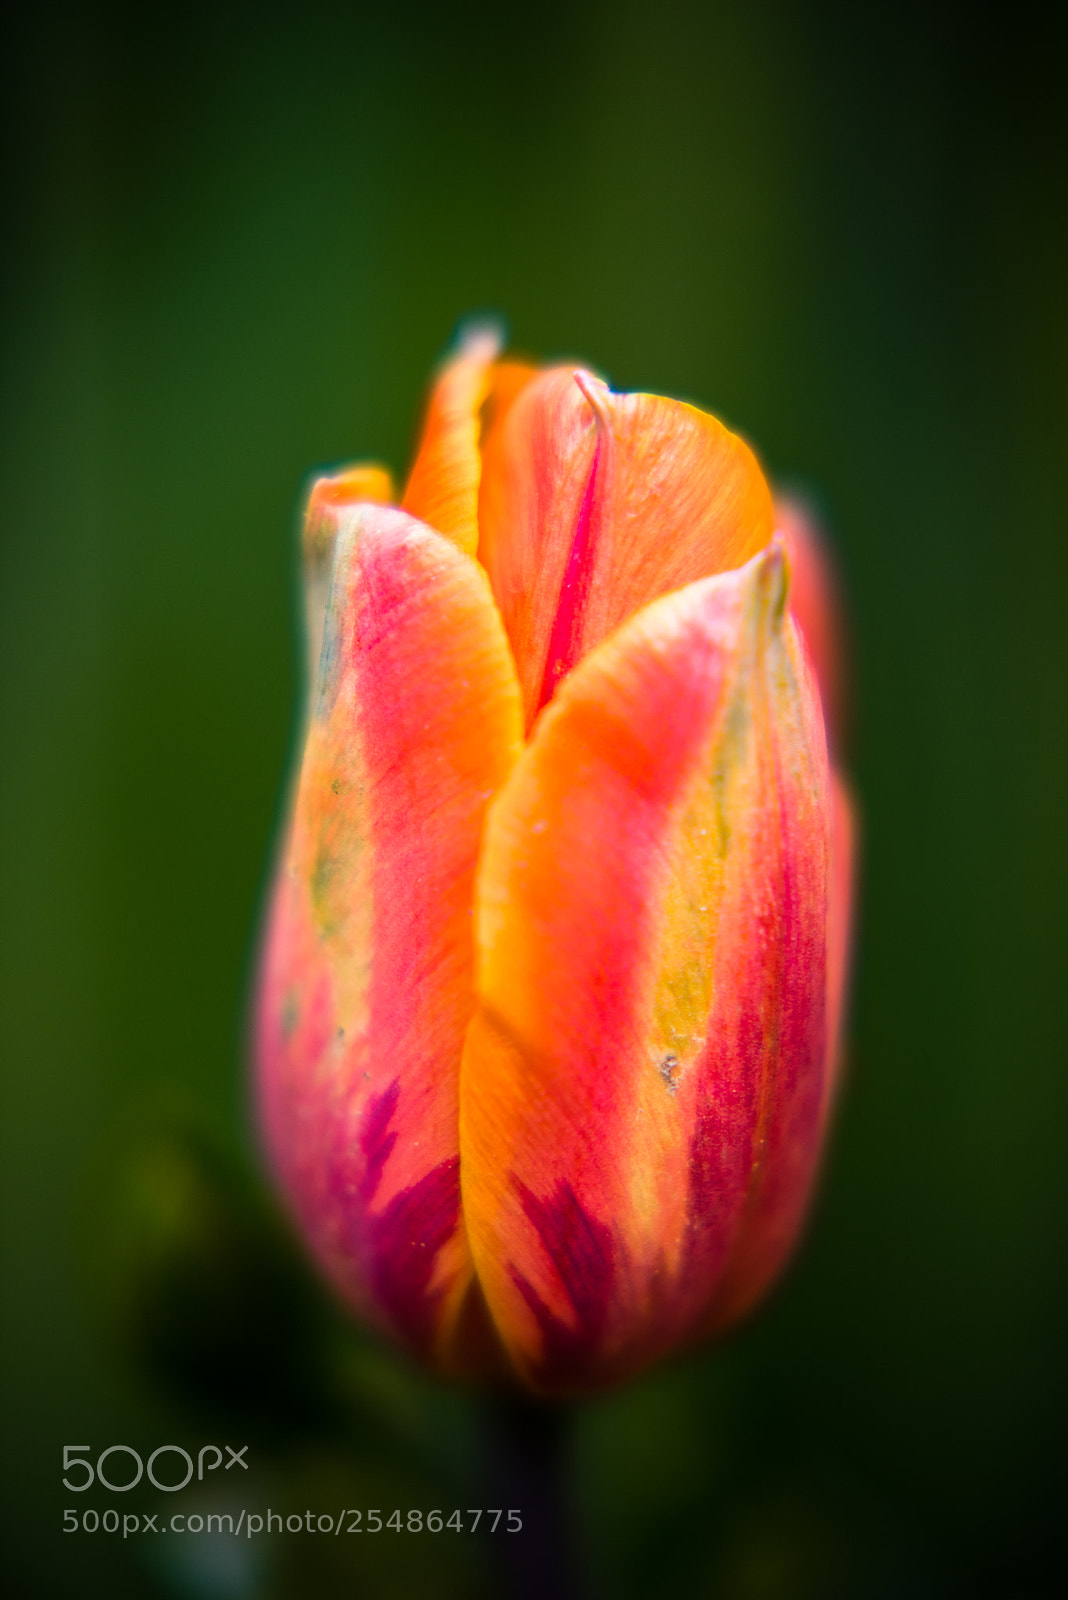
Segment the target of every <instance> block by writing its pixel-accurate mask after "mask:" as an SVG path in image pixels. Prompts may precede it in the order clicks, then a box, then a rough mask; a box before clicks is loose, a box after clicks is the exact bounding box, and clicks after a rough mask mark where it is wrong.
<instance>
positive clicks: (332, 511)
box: [301, 461, 394, 685]
mask: <svg viewBox="0 0 1068 1600" xmlns="http://www.w3.org/2000/svg"><path fill="white" fill-rule="evenodd" d="M393 499H394V494H393V477H392V474H391V473H390V471H389V468H388V467H380V466H379V465H378V464H377V462H367V461H361V462H357V463H356V465H355V466H351V467H344V468H343V469H342V470H341V471H340V472H337V473H334V474H332V475H331V476H330V477H328V478H318V479H316V481H315V483H314V484H313V485H312V491H311V494H310V495H309V496H308V508H307V510H306V511H305V513H304V534H303V538H302V540H301V554H302V556H303V558H304V634H305V644H306V646H307V664H308V683H309V685H312V684H314V682H315V675H316V673H317V671H318V670H319V653H320V651H321V649H322V644H323V621H324V619H325V617H326V601H327V596H328V595H329V593H330V573H331V571H332V570H333V566H334V542H335V540H336V539H337V531H338V517H339V514H340V513H341V512H342V511H344V510H345V508H346V507H349V506H356V505H360V504H361V503H362V502H365V501H373V502H374V503H375V504H376V505H384V506H386V505H390V504H392V502H393Z"/></svg>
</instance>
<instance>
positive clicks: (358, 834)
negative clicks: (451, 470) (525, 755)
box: [257, 505, 521, 1364]
mask: <svg viewBox="0 0 1068 1600" xmlns="http://www.w3.org/2000/svg"><path fill="white" fill-rule="evenodd" d="M338 520H339V530H340V531H339V532H338V536H337V547H336V551H335V556H334V567H333V580H332V586H331V598H330V604H329V608H328V613H327V622H326V630H325V637H324V643H323V650H322V658H321V662H320V667H319V674H318V683H317V688H316V692H315V695H314V699H313V707H312V714H311V719H310V723H309V728H308V734H307V743H306V748H305V751H304V758H303V766H302V770H301V775H300V782H299V786H298V789H297V794H296V800H295V808H294V815H293V818H292V822H291V825H290V828H289V833H288V837H287V840H286V843H285V848H284V852H283V859H282V864H281V870H280V872H279V874H278V879H277V883H276V887H275V892H274V899H273V906H272V911H271V917H270V924H269V930H268V937H267V942H266V949H265V954H264V961H263V968H262V977H261V990H260V1004H259V1011H258V1018H257V1032H258V1057H259V1072H260V1090H261V1106H262V1112H263V1119H264V1125H265V1130H266V1136H267V1140H268V1144H269V1147H270V1150H271V1153H272V1155H273V1159H274V1162H275V1164H276V1166H277V1168H278V1171H279V1174H280V1177H281V1179H282V1182H283V1185H284V1187H285V1188H286V1189H287V1191H288V1193H289V1197H290V1199H291V1201H292V1204H293V1206H294V1209H295V1211H296V1213H297V1217H298V1219H299V1222H300V1224H301V1227H302V1229H303V1231H304V1233H305V1235H306V1237H307V1238H308V1240H309V1242H310V1243H311V1245H312V1247H313V1248H314V1250H315V1251H316V1253H317V1254H318V1256H319V1257H320V1258H321V1260H322V1261H323V1262H324V1264H325V1266H326V1268H327V1270H328V1272H329V1273H330V1274H331V1276H332V1277H333V1279H334V1281H335V1282H336V1283H337V1285H338V1286H339V1287H340V1288H341V1290H342V1291H343V1293H344V1294H345V1295H346V1296H347V1297H348V1298H349V1299H350V1300H351V1301H352V1302H353V1303H354V1305H356V1307H357V1308H358V1309H360V1310H361V1311H362V1312H363V1313H364V1314H365V1315H368V1316H371V1317H373V1318H374V1319H376V1320H377V1321H378V1322H379V1323H380V1324H382V1325H384V1326H386V1327H388V1328H390V1329H392V1331H393V1332H394V1333H395V1334H397V1335H398V1336H400V1337H401V1338H403V1339H405V1340H406V1341H407V1342H408V1343H409V1344H410V1345H411V1346H412V1347H414V1348H415V1349H417V1350H419V1351H421V1352H422V1353H424V1354H427V1355H433V1356H434V1357H435V1358H436V1359H438V1360H440V1361H443V1362H445V1363H446V1364H447V1363H448V1361H449V1360H450V1355H449V1348H448V1347H449V1343H450V1338H451V1334H452V1330H453V1327H454V1324H455V1322H456V1319H457V1317H458V1316H459V1314H460V1311H461V1307H462V1302H463V1299H464V1296H465V1293H466V1291H467V1289H468V1288H469V1286H470V1284H471V1264H470V1258H469V1255H468V1250H467V1246H466V1242H465V1238H464V1233H463V1227H462V1223H461V1220H460V1213H459V1173H458V1167H459V1155H458V1134H457V1121H458V1102H457V1094H458V1090H457V1079H458V1071H459V1063H460V1054H461V1048H462V1043H463V1037H464V1032H465V1029H466V1027H467V1024H468V1021H469V1019H470V1015H471V1010H472V1004H473V995H472V960H473V945H472V922H471V905H472V895H473V886H474V874H475V867H476V862H477V857H478V850H479V843H480V839H481V833H482V823H483V814H484V811H485V808H486V804H487V802H488V800H489V798H490V796H491V795H492V794H493V793H494V792H495V790H496V789H497V788H498V787H499V786H500V784H501V783H502V782H503V780H504V778H505V776H506V775H507V773H508V771H509V770H510V768H511V765H512V762H513V760H514V758H515V755H516V753H517V751H518V749H519V745H520V739H521V715H520V704H519V695H518V688H517V685H516V682H515V676H514V671H513V668H512V664H511V660H510V657H509V653H508V646H507V641H506V639H505V636H504V632H503V629H502V628H501V625H500V621H499V619H498V617H497V613H496V610H495V608H494V605H493V600H492V596H491V594H490V590H489V585H488V583H487V582H486V579H485V575H484V574H483V573H482V571H481V570H480V568H479V567H478V566H477V564H476V563H475V562H474V561H473V560H471V559H470V558H469V557H467V556H464V555H462V554H461V553H460V551H458V550H457V549H456V548H455V546H454V545H452V544H450V543H449V542H448V541H447V540H446V539H443V538H442V537H441V536H440V535H439V534H437V533H435V532H434V531H433V530H431V529H430V528H427V527H425V526H424V525H423V524H422V523H419V522H416V521H415V520H414V519H413V518H411V517H409V516H407V515H406V514H405V513H403V512H400V511H397V510H393V509H385V508H379V507H375V506H369V505H362V506H358V507H356V508H349V509H346V510H343V511H342V512H341V513H340V515H339V519H338Z"/></svg>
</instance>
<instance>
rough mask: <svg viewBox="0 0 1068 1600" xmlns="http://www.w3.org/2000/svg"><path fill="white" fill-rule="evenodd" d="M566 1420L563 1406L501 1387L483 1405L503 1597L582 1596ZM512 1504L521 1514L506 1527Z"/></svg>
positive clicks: (572, 1599) (570, 1599)
mask: <svg viewBox="0 0 1068 1600" xmlns="http://www.w3.org/2000/svg"><path fill="white" fill-rule="evenodd" d="M571 1421H572V1416H571V1410H570V1408H569V1407H566V1406H561V1405H549V1404H545V1403H540V1402H538V1401H536V1400H530V1399H527V1398H526V1397H525V1396H521V1395H512V1394H508V1395H500V1394H499V1395H497V1396H495V1397H494V1398H493V1399H492V1400H491V1401H490V1402H489V1404H488V1405H487V1407H486V1411H485V1425H484V1435H483V1436H484V1441H485V1444H484V1471H485V1475H486V1494H487V1501H486V1503H487V1504H490V1503H492V1505H493V1506H500V1507H502V1508H503V1510H504V1512H505V1515H504V1516H502V1517H501V1519H500V1522H499V1523H498V1528H497V1537H496V1538H495V1539H494V1541H493V1550H494V1555H495V1557H496V1560H497V1563H498V1570H499V1571H500V1574H501V1577H502V1579H503V1584H504V1587H503V1590H502V1596H504V1597H506V1600H546V1596H549V1595H551V1596H552V1597H553V1600H582V1596H583V1594H584V1592H585V1586H584V1585H583V1584H582V1583H581V1582H580V1578H579V1573H578V1570H577V1566H576V1560H575V1556H576V1551H575V1541H574V1531H573V1526H572V1520H573V1519H572V1507H571V1504H570V1498H569V1495H568V1493H567V1483H566V1462H567V1454H568V1446H569V1442H570V1433H571ZM510 1510H514V1511H518V1512H519V1515H520V1517H521V1519H522V1524H523V1526H522V1531H521V1532H519V1533H508V1532H507V1531H506V1529H507V1526H508V1520H507V1513H508V1511H510ZM502 1535H503V1537H502Z"/></svg>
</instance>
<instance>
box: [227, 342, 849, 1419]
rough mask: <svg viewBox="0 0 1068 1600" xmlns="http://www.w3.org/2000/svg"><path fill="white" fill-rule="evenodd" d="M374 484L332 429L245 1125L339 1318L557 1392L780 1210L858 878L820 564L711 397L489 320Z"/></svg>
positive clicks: (790, 1230) (802, 1148)
mask: <svg viewBox="0 0 1068 1600" xmlns="http://www.w3.org/2000/svg"><path fill="white" fill-rule="evenodd" d="M393 498H394V496H393V491H392V488H391V485H390V481H389V477H388V474H386V473H385V472H384V471H383V469H381V468H378V467H355V468H352V469H350V470H348V471H346V472H344V473H341V474H340V475H338V476H335V477H332V478H324V479H321V480H320V481H319V482H318V483H316V484H315V486H314V488H313V489H312V492H311V497H310V502H309V507H308V513H307V517H306V522H305V533H304V552H305V565H306V572H307V608H308V609H307V635H308V640H309V647H310V656H311V661H310V666H311V671H312V675H313V682H314V689H313V692H312V694H311V697H310V704H309V709H308V712H307V717H306V727H305V732H304V747H303V755H302V761H301V766H300V772H299V778H298V780H297V782H296V786H295V790H294V794H293V798H292V806H291V816H290V820H289V823H288V826H287V830H286V835H285V840H284V845H283V849H282V853H281V862H280V866H279V870H278V874H277V880H276V884H275V888H274V891H273V897H272V903H271V908H270V913H269V918H268V926H267V932H266V937H265V941H264V950H263V955H262V962H261V973H260V984H259V994H258V1002H257V1016H256V1034H257V1038H256V1052H257V1058H258V1071H259V1087H260V1103H261V1110H262V1119H263V1125H264V1130H265V1137H266V1142H267V1145H268V1147H269V1150H270V1153H271V1157H272V1161H273V1164H274V1167H275V1169H276V1172H277V1175H278V1178H279V1180H280V1183H281V1186H282V1188H283V1189H284V1191H285V1192H286V1194H287V1196H288V1198H289V1201H290V1203H291V1205H292V1207H293V1209H294V1211H295V1214H296V1217H297V1220H298V1224H299V1226H300V1228H301V1231H302V1232H303V1234H304V1237H305V1238H306V1240H307V1241H308V1243H309V1244H310V1246H311V1247H312V1249H313V1251H314V1252H315V1254H316V1256H317V1257H318V1258H319V1260H320V1262H321V1264H322V1266H323V1267H324V1269H325V1271H326V1273H327V1274H328V1275H329V1277H330V1278H331V1279H332V1281H333V1282H334V1284H335V1285H336V1286H337V1287H338V1288H339V1289H340V1290H341V1292H342V1294H343V1295H344V1296H345V1298H346V1299H347V1300H348V1301H349V1302H350V1303H351V1305H352V1306H353V1307H355V1308H356V1310H357V1311H358V1312H359V1313H360V1314H361V1315H362V1316H363V1317H365V1318H366V1319H368V1320H370V1321H371V1322H373V1323H375V1324H376V1325H378V1326H379V1327H381V1328H383V1329H385V1330H387V1331H389V1332H390V1333H392V1334H393V1335H394V1336H395V1337H397V1338H398V1339H400V1340H401V1341H403V1342H404V1343H405V1344H406V1345H407V1346H408V1347H409V1348H410V1349H412V1350H414V1351H415V1352H417V1353H418V1354H419V1355H420V1356H421V1357H423V1358H424V1359H425V1360H427V1361H429V1362H431V1363H432V1364H434V1365H436V1366H437V1367H438V1368H439V1369H440V1370H443V1371H446V1372H451V1373H458V1374H460V1373H468V1374H477V1373H482V1374H488V1373H491V1372H494V1371H497V1370H500V1368H501V1367H502V1366H504V1367H505V1368H507V1369H509V1370H511V1371H512V1372H513V1373H514V1374H516V1375H518V1377H519V1378H520V1379H521V1380H522V1381H523V1382H524V1383H525V1384H527V1385H528V1386H530V1387H531V1388H533V1389H535V1390H537V1391H539V1392H542V1393H574V1392H580V1391H583V1390H586V1389H589V1388H592V1387H596V1386H599V1385H603V1384H606V1383H611V1382H613V1381H616V1380H618V1379H621V1378H623V1377H626V1376H628V1375H630V1374H633V1373H634V1372H636V1371H638V1370H640V1369H641V1368H642V1367H644V1366H646V1365H647V1364H648V1363H649V1362H651V1361H653V1360H654V1359H656V1358H657V1357H658V1356H661V1355H663V1354H664V1353H666V1352H667V1351H669V1350H671V1349H673V1348H675V1347H678V1346H681V1345H684V1344H688V1343H690V1342H691V1341H693V1340H696V1339H699V1338H702V1337H704V1336H706V1335H709V1334H712V1333H715V1332H717V1331H719V1330H721V1329H723V1328H725V1327H726V1326H727V1325H728V1324H730V1323H732V1322H734V1321H735V1320H736V1319H737V1318H738V1317H740V1316H741V1315H742V1314H743V1313H744V1312H745V1311H747V1310H748V1309H749V1308H750V1307H751V1306H752V1305H753V1304H755V1302H756V1301H757V1300H758V1299H759V1298H760V1297H761V1295H762V1294H763V1293H764V1291H765V1290H766V1289H767V1287H768V1286H769V1284H770V1283H771V1282H772V1281H773V1279H774V1278H775V1277H776V1275H777V1274H778V1272H779V1270H780V1268H781V1267H782V1265H783V1263H784V1261H785V1259H786V1257H787V1256H788V1254H789V1251H790V1249H791V1247H792V1245H793V1243H794V1241H795V1239H796V1237H797V1234H798V1232H799V1229H800V1226H801V1222H802V1220H803V1216H804V1212H805V1209H806V1204H807V1201H808V1198H809V1195H810V1192H811V1188H812V1184H813V1179H814V1176H815V1172H816V1168H817V1163H818V1156H819V1150H820V1145H821V1142H822V1138H823V1133H824V1128H825V1124H826V1120H827V1112H828V1106H829V1100H830V1094H831V1088H832V1084H833V1078H834V1073H835V1068H836V1061H837V1056H838V1045H837V1036H838V1032H839V1027H840V1016H841V1004H842V1001H841V997H842V990H843V982H844V971H845V964H846V949H847V945H848V907H849V885H850V875H851V868H850V836H851V827H850V820H849V819H850V808H849V802H848V799H847V797H846V791H845V788H844V786H843V784H842V782H841V780H840V779H839V778H838V777H837V776H836V774H835V773H834V771H833V770H832V768H831V767H830V766H829V764H828V758H827V745H826V740H825V733H824V718H823V713H822V710H821V699H820V687H819V683H818V681H817V676H816V672H815V671H814V669H813V665H812V661H811V659H810V656H809V653H808V650H807V649H806V646H805V644H804V642H803V639H802V632H803V631H806V632H807V631H808V630H809V628H810V627H811V629H812V630H813V638H817V636H818V640H819V648H820V650H821V652H822V659H821V658H819V657H818V658H817V666H818V667H820V669H821V670H823V671H824V672H830V671H831V670H832V668H831V665H830V662H831V659H832V649H833V628H832V626H831V621H830V609H829V608H830V599H829V592H828V588H827V583H826V574H825V572H824V570H823V566H824V564H823V563H822V561H821V558H820V557H819V555H818V551H817V547H816V545H815V542H814V536H813V533H812V530H811V527H810V525H808V524H807V523H806V522H805V519H804V517H803V515H802V514H801V513H800V512H799V511H797V509H796V508H792V509H791V510H790V512H789V516H788V517H787V518H786V522H787V524H788V525H787V526H786V527H785V529H784V532H783V533H782V534H777V533H776V531H775V530H776V520H777V519H776V512H775V508H774V505H773V501H772V497H771V494H770V492H769V490H768V487H767V484H766V482H765V480H764V478H763V476H762V474H761V472H760V469H759V467H758V465H757V462H756V460H755V458H754V457H753V455H752V453H751V452H750V450H749V449H748V447H747V446H746V445H745V444H744V443H743V442H742V441H741V440H740V439H738V438H737V437H735V436H734V435H732V434H731V433H729V432H728V431H727V429H726V428H724V427H723V426H722V425H721V424H720V423H719V422H717V421H716V420H715V419H714V418H712V417H710V416H707V415H705V414H704V413H702V412H700V411H698V410H696V409H694V408H693V407H691V406H688V405H684V404H682V403H680V402H678V401H674V400H668V399H663V398H660V397H658V396H654V395H645V394H633V395H623V394H614V393H612V392H611V391H610V390H609V388H608V387H607V386H606V385H605V384H604V383H602V382H601V381H600V380H599V379H598V378H596V377H594V376H592V375H591V374H589V373H588V372H584V371H577V372H576V371H575V370H573V369H572V368H570V367H557V368H549V369H544V370H536V369H534V368H532V367H529V366H526V365H522V364H520V363H517V362H510V361H506V360H501V359H499V358H498V352H497V344H496V341H495V339H494V338H493V337H492V335H490V334H488V333H485V332H479V331H476V332H475V333H473V334H471V335H469V336H468V337H467V339H466V340H465V341H464V342H463V343H462V345H461V347H460V349H459V350H458V352H457V353H456V355H455V356H454V358H453V359H452V360H451V361H450V362H449V363H448V364H447V365H446V366H445V368H444V369H443V371H442V373H441V374H440V375H439V377H438V379H437V382H436V384H435V386H434V388H433V391H432V394H431V399H430V404H429V410H428V415H427V419H426V423H425V428H424V433H423V437H422V442H421V445H420V448H419V451H418V454H417V456H416V460H415V465H414V467H413V469H412V472H411V476H410V478H409V480H408V484H407V487H406V489H405V492H404V495H403V497H402V499H401V501H400V505H399V507H398V506H395V505H393V504H391V501H392V500H393ZM791 566H793V567H794V568H795V569H796V571H797V573H798V576H799V578H800V579H801V581H800V583H799V584H798V589H797V592H798V595H799V597H800V598H801V599H803V601H804V610H803V612H802V614H801V616H800V619H799V620H800V622H801V627H799V626H798V618H797V617H795V616H792V615H791V610H790V607H789V605H788V596H789V585H790V576H789V574H790V569H791Z"/></svg>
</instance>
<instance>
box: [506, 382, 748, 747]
mask: <svg viewBox="0 0 1068 1600" xmlns="http://www.w3.org/2000/svg"><path fill="white" fill-rule="evenodd" d="M773 528H774V515H773V510H772V501H771V494H770V492H769V490H768V486H767V484H766V482H765V481H764V478H763V475H762V473H761V471H760V468H759V466H758V465H757V462H756V459H755V457H754V456H753V454H752V452H751V451H750V450H749V448H748V446H747V445H745V444H744V443H743V441H742V440H740V439H739V438H737V437H736V436H735V435H733V434H731V433H730V432H729V431H728V430H727V429H726V428H724V427H723V425H722V424H721V423H719V422H717V421H716V419H715V418H714V417H710V416H708V415H706V414H705V413H704V412H701V411H698V410H696V408H694V407H693V406H688V405H685V404H683V403H682V402H680V401H676V400H667V399H664V398H662V397H660V396H658V395H644V394H635V395H616V394H613V393H612V392H611V390H610V389H609V388H608V387H607V385H606V384H604V383H602V382H601V381H600V380H599V379H597V378H594V377H592V376H591V375H590V374H588V373H584V372H575V371H574V370H573V369H571V368H554V369H550V370H548V371H546V372H544V373H542V374H540V375H539V376H538V377H537V378H535V379H534V380H532V381H531V382H530V383H528V384H527V385H526V387H525V388H524V389H523V390H522V392H521V393H520V394H519V395H518V397H517V399H516V400H515V402H514V404H513V405H512V406H511V408H510V409H509V410H508V412H507V414H506V415H505V417H504V418H503V421H502V422H501V425H500V426H499V427H497V428H494V429H491V430H489V432H488V434H487V436H486V437H485V438H484V441H483V461H482V482H481V487H480V492H479V549H478V554H479V559H480V561H481V562H482V564H483V566H484V567H485V568H486V570H487V572H488V574H489V578H490V582H491V584H492V585H493V590H494V594H495V596H496V599H497V603H498V605H499V606H500V609H501V614H502V616H503V618H504V623H505V627H506V629H507V631H508V635H509V638H510V640H511V643H512V648H513V651H514V652H515V656H516V662H517V666H518V671H519V679H520V683H521V685H522V689H523V700H524V708H525V712H526V722H527V728H528V730H529V728H530V726H531V724H532V723H533V721H534V718H535V717H536V716H537V714H538V712H539V711H540V710H541V708H542V706H543V705H545V704H546V702H547V701H548V700H549V699H551V698H552V696H553V694H554V692H555V690H556V687H557V685H558V684H559V682H560V681H561V679H562V678H563V677H564V676H566V674H567V673H568V672H569V671H570V670H571V668H572V667H573V666H574V665H575V663H576V662H577V661H578V660H580V659H581V658H582V657H583V656H584V655H586V654H587V653H588V652H589V651H590V650H591V649H592V648H593V646H594V645H595V644H597V643H599V641H600V640H601V639H603V638H605V637H606V636H607V635H608V634H609V633H611V632H613V631H614V630H615V629H616V628H617V627H618V626H619V625H620V623H621V622H623V621H625V619H626V618H627V617H629V616H631V615H632V614H633V613H634V612H635V611H637V610H639V609H640V608H641V607H642V606H644V605H646V604H647V603H648V602H649V601H650V600H653V599H655V598H656V597H657V596H658V595H661V594H665V593H667V592H669V591H670V590H673V589H679V588H682V587H683V586H684V585H686V584H688V583H692V582H694V581H695V580H696V579H698V578H703V577H709V576H712V575H713V574H715V573H717V572H723V571H728V570H730V569H733V568H735V567H738V566H741V565H742V564H743V563H744V562H745V561H747V560H748V559H749V558H750V557H751V556H753V555H755V554H756V552H757V551H758V550H761V549H763V547H764V546H765V545H766V544H767V542H768V540H769V539H770V538H771V534H772V532H773Z"/></svg>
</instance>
